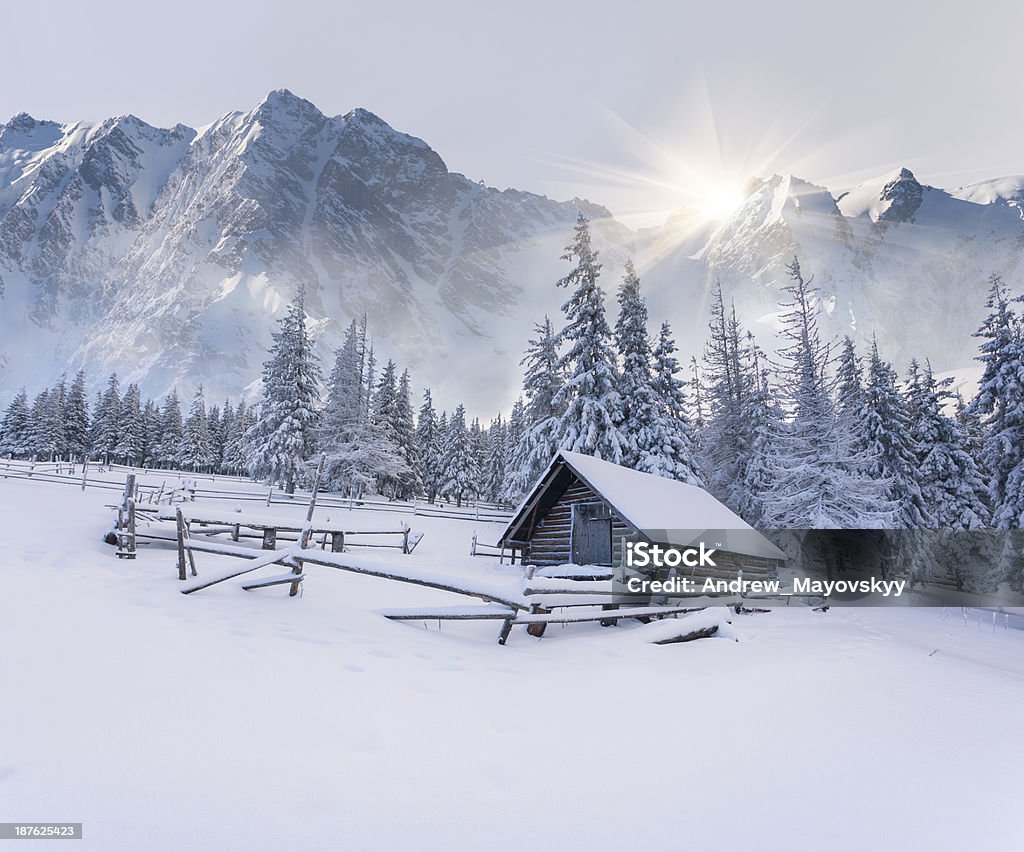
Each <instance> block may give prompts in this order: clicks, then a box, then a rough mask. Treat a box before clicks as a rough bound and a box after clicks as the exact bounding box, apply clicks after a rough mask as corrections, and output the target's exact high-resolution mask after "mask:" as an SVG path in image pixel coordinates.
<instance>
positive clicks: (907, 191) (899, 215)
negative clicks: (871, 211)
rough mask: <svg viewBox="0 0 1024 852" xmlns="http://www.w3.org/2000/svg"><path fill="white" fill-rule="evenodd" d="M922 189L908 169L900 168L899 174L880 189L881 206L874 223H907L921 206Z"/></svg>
mask: <svg viewBox="0 0 1024 852" xmlns="http://www.w3.org/2000/svg"><path fill="white" fill-rule="evenodd" d="M923 195H924V188H923V187H922V186H921V184H920V183H918V182H917V178H915V177H914V173H913V172H912V171H910V169H906V168H901V169H900V171H899V174H898V175H897V176H896V177H895V178H893V179H892V180H891V181H889V182H888V183H887V184H886V185H885V186H884V187H882V193H881V195H880V201H881V204H880V205H879V208H878V215H877V216H876V217H875V221H878V222H893V223H901V222H909V221H912V220H913V218H914V214H915V213H916V212H917V210H918V208H919V207H920V206H921V200H922V196H923Z"/></svg>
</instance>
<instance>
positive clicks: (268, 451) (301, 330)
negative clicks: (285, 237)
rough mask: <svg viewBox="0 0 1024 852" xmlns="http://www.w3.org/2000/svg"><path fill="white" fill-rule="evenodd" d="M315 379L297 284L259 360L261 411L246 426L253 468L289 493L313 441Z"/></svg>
mask: <svg viewBox="0 0 1024 852" xmlns="http://www.w3.org/2000/svg"><path fill="white" fill-rule="evenodd" d="M319 381H320V367H319V359H318V358H317V355H316V353H315V352H314V351H313V343H312V341H311V340H310V337H309V333H308V331H307V329H306V308H305V288H300V289H299V292H298V294H297V295H296V297H295V300H294V301H293V302H292V304H291V305H290V306H289V308H288V311H287V312H286V313H285V315H284V316H283V317H282V318H281V321H280V323H279V325H278V330H277V331H276V332H274V334H273V344H272V345H271V348H270V358H269V359H268V360H267V361H266V362H265V363H264V365H263V397H262V404H261V406H260V417H259V420H258V421H257V423H256V425H255V426H254V427H253V428H252V430H250V439H251V441H252V458H251V462H252V468H253V471H254V472H255V473H256V475H257V476H259V477H261V478H264V479H268V480H271V481H274V482H277V483H278V484H279V485H280V486H281V487H282V488H284V490H285V492H286V493H288V494H292V493H294V491H295V485H296V483H297V481H298V478H299V476H300V475H301V473H302V471H303V469H304V464H305V460H306V459H307V458H309V457H310V456H311V455H312V454H313V450H314V447H315V430H316V426H317V408H318V405H319V392H318V384H319Z"/></svg>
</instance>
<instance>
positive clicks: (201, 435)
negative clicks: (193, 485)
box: [178, 385, 213, 473]
mask: <svg viewBox="0 0 1024 852" xmlns="http://www.w3.org/2000/svg"><path fill="white" fill-rule="evenodd" d="M178 463H179V464H180V465H181V466H182V468H184V469H185V470H191V471H193V472H195V473H198V472H200V471H203V470H206V469H207V468H209V466H210V465H211V464H212V463H213V452H212V450H211V448H210V425H209V420H208V419H207V415H206V400H205V399H204V397H203V386H202V385H200V386H199V387H198V388H197V389H196V392H195V396H193V397H192V407H191V408H190V409H189V413H188V419H187V420H186V421H185V428H184V430H183V432H182V436H181V452H180V454H179V456H178Z"/></svg>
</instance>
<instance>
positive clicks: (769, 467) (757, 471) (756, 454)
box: [736, 331, 783, 527]
mask: <svg viewBox="0 0 1024 852" xmlns="http://www.w3.org/2000/svg"><path fill="white" fill-rule="evenodd" d="M743 365H744V369H747V370H748V371H749V373H750V375H752V376H753V378H754V382H753V385H752V387H751V389H750V392H749V393H748V394H747V395H746V397H745V399H744V402H743V410H742V417H743V422H744V428H745V429H746V433H747V436H748V439H747V458H746V463H745V464H744V466H743V479H742V482H741V488H740V489H739V492H738V497H737V505H736V512H737V514H739V516H740V517H741V518H743V519H744V520H745V521H746V522H747V523H749V524H750V525H751V526H754V527H760V526H762V525H763V523H764V501H765V500H766V499H767V498H768V495H770V494H771V491H772V487H773V476H774V473H773V471H774V468H775V465H776V458H775V454H776V449H777V443H776V442H777V439H778V436H779V434H780V432H781V431H782V421H783V413H782V410H781V408H780V407H779V405H778V403H777V402H776V399H775V394H774V393H773V392H772V389H771V384H770V381H769V376H768V370H767V367H766V365H765V363H764V356H763V355H762V353H761V350H760V349H759V348H758V346H757V344H756V343H755V341H754V336H753V334H751V333H750V332H749V331H748V332H747V339H746V353H745V357H744V360H743Z"/></svg>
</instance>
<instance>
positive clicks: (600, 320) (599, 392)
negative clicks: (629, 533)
mask: <svg viewBox="0 0 1024 852" xmlns="http://www.w3.org/2000/svg"><path fill="white" fill-rule="evenodd" d="M597 256H598V252H597V251H595V250H594V249H593V248H592V247H591V243H590V224H589V220H588V219H587V217H586V216H584V215H583V213H580V214H579V217H578V218H577V220H576V230H575V233H574V236H573V241H572V243H571V244H570V245H569V246H567V247H566V250H565V254H563V255H562V259H563V260H568V261H570V262H572V261H575V264H576V265H575V266H574V267H573V268H572V269H571V270H570V271H569V273H568V274H567V275H566V276H565V277H564V278H562V279H561V280H559V281H558V286H559V287H565V288H567V289H569V290H571V291H572V295H571V296H570V297H569V300H568V301H567V302H566V303H565V304H564V305H562V311H563V313H564V314H565V318H566V325H565V327H564V328H563V329H562V331H561V332H560V333H559V341H564V342H565V343H566V344H567V349H566V351H565V352H564V354H563V355H562V357H561V358H560V360H559V364H558V366H559V371H560V372H561V373H563V374H564V375H565V376H566V379H565V383H564V384H563V385H562V387H561V388H560V389H559V391H558V393H557V394H556V396H555V399H554V406H555V408H556V409H557V410H559V411H560V412H561V417H560V420H559V428H558V445H559V446H560V447H562V448H563V449H566V450H572V451H574V452H578V453H586V454H587V455H592V456H596V457H597V458H600V459H604V460H605V461H610V462H613V463H614V464H619V463H620V462H621V461H622V455H623V450H624V449H625V442H624V440H623V438H622V434H621V433H620V432H619V427H618V420H619V417H620V416H621V405H622V400H621V397H620V396H619V392H618V390H617V389H616V385H617V383H618V377H617V375H616V365H615V352H614V350H613V348H612V343H611V338H612V333H611V329H610V328H609V327H608V321H607V319H606V317H605V306H604V291H603V290H602V289H601V286H600V284H599V283H598V278H599V277H600V274H601V264H600V263H598V262H597Z"/></svg>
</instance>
